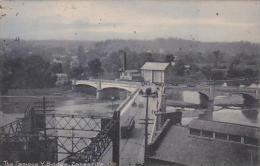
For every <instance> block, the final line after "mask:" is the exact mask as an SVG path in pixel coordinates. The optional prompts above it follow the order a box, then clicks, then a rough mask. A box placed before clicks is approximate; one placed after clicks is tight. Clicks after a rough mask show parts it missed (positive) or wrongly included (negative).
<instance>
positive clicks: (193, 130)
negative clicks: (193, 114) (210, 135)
mask: <svg viewBox="0 0 260 166" xmlns="http://www.w3.org/2000/svg"><path fill="white" fill-rule="evenodd" d="M190 134H191V135H197V136H200V130H198V129H190Z"/></svg>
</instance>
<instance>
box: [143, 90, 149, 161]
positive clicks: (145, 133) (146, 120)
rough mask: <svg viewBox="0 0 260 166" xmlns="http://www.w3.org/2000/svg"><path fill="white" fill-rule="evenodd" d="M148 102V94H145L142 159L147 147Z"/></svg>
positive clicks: (145, 155)
mask: <svg viewBox="0 0 260 166" xmlns="http://www.w3.org/2000/svg"><path fill="white" fill-rule="evenodd" d="M148 102H149V95H148V94H146V110H145V132H144V136H145V138H144V161H145V159H146V158H147V147H148V135H149V133H148V105H149V104H148Z"/></svg>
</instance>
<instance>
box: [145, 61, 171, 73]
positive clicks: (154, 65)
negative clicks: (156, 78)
mask: <svg viewBox="0 0 260 166" xmlns="http://www.w3.org/2000/svg"><path fill="white" fill-rule="evenodd" d="M168 65H169V63H165V62H164V63H163V62H145V64H144V65H143V66H142V67H141V70H160V71H163V70H165V69H166V68H167V66H168Z"/></svg>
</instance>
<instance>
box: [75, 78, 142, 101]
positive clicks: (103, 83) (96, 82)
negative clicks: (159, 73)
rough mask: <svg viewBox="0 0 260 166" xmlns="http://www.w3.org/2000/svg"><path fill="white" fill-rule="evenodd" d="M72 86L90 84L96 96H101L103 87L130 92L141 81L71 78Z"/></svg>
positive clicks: (139, 84) (138, 85)
mask: <svg viewBox="0 0 260 166" xmlns="http://www.w3.org/2000/svg"><path fill="white" fill-rule="evenodd" d="M72 84H73V86H80V85H83V86H90V87H93V88H95V89H96V98H97V99H101V98H102V92H103V90H105V89H114V88H116V89H122V90H126V91H128V92H130V93H133V92H135V91H136V90H137V89H138V88H139V87H140V86H141V85H142V84H141V82H129V81H117V80H101V79H91V80H73V83H72Z"/></svg>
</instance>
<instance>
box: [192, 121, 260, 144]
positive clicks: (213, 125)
mask: <svg viewBox="0 0 260 166" xmlns="http://www.w3.org/2000/svg"><path fill="white" fill-rule="evenodd" d="M189 127H190V128H194V129H199V130H207V131H213V132H219V133H225V134H233V135H239V136H248V137H252V138H256V139H259V138H260V128H259V127H254V126H245V125H240V124H234V123H226V122H217V121H207V120H199V119H194V120H192V121H191V122H190V124H189ZM259 140H260V139H259Z"/></svg>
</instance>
